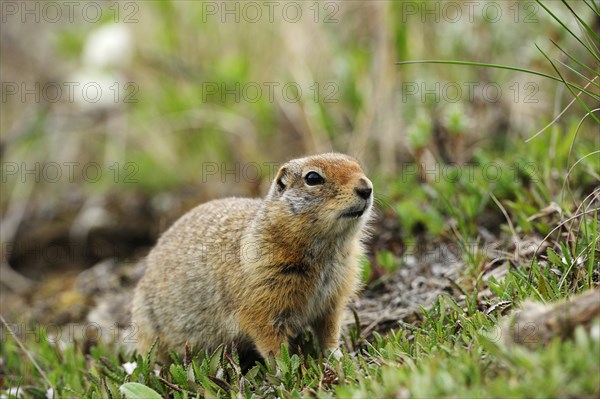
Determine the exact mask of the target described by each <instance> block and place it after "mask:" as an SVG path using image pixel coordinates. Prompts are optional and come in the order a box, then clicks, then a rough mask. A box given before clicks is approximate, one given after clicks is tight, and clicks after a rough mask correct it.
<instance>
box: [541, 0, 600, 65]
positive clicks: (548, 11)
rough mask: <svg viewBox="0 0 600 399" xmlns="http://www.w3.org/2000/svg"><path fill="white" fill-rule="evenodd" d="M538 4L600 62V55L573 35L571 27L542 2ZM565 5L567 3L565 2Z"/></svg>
mask: <svg viewBox="0 0 600 399" xmlns="http://www.w3.org/2000/svg"><path fill="white" fill-rule="evenodd" d="M536 3H538V5H539V6H540V7H542V8H543V9H544V10H545V11H546V12H547V13H548V14H550V16H551V17H552V18H554V20H555V21H556V22H558V23H559V24H560V26H562V27H563V29H564V30H566V31H567V32H569V34H571V36H573V37H574V38H575V40H577V41H578V42H579V43H580V44H581V45H582V46H583V47H585V49H586V50H587V51H588V52H589V53H590V54H591V55H592V56H593V57H594V58H595V59H596V61H598V62H600V59H599V58H598V55H597V54H596V53H595V52H594V51H593V50H592V49H590V48H589V47H588V46H587V45H586V44H585V43H584V42H583V41H582V40H581V39H580V38H579V36H577V35H576V34H575V33H573V31H572V30H571V29H569V27H567V25H565V24H564V23H563V22H562V21H561V20H560V18H558V17H557V16H556V15H554V13H553V12H552V11H550V9H548V7H546V6H545V5H544V3H543V2H542V1H540V0H536ZM563 3H565V1H564V0H563Z"/></svg>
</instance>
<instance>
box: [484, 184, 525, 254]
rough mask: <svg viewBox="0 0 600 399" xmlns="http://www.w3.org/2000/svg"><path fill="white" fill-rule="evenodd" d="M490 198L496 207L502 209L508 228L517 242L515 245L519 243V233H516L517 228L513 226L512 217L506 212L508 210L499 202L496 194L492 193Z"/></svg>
mask: <svg viewBox="0 0 600 399" xmlns="http://www.w3.org/2000/svg"><path fill="white" fill-rule="evenodd" d="M490 196H491V197H492V200H494V202H495V203H496V205H498V208H500V211H501V212H502V214H503V215H504V218H505V219H506V222H507V223H508V228H509V229H510V232H511V234H512V236H513V240H515V244H516V243H518V242H519V236H517V232H516V231H515V226H513V224H512V221H511V220H510V217H509V216H508V212H506V209H505V208H504V206H502V204H501V203H500V201H498V198H496V196H495V195H494V193H490Z"/></svg>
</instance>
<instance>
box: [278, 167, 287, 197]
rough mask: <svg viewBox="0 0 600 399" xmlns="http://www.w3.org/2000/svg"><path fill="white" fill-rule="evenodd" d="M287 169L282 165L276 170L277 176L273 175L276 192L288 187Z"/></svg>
mask: <svg viewBox="0 0 600 399" xmlns="http://www.w3.org/2000/svg"><path fill="white" fill-rule="evenodd" d="M288 172H289V171H288V169H287V168H286V167H285V166H282V167H281V169H279V172H277V177H275V184H276V187H277V192H280V193H281V192H283V191H285V189H286V188H287V187H288V183H289V181H288V180H289V176H288V175H289V173H288Z"/></svg>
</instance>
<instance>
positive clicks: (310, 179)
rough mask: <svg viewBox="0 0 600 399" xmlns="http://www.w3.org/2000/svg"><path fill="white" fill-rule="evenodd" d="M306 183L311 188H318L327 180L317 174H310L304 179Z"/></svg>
mask: <svg viewBox="0 0 600 399" xmlns="http://www.w3.org/2000/svg"><path fill="white" fill-rule="evenodd" d="M304 181H305V182H306V184H308V185H309V186H317V185H319V184H323V183H325V179H323V176H321V175H320V174H318V173H317V172H308V174H307V175H306V176H305V177H304Z"/></svg>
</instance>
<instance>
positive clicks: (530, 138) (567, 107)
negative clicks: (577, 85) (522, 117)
mask: <svg viewBox="0 0 600 399" xmlns="http://www.w3.org/2000/svg"><path fill="white" fill-rule="evenodd" d="M593 80H596V78H594V79H593ZM589 85H590V83H588V84H587V85H585V87H586V88H587V87H588V86H589ZM577 95H578V96H579V95H581V92H579V93H578V94H577ZM575 101H577V97H575V98H573V99H572V100H571V102H570V103H569V104H567V106H566V107H565V108H564V109H563V110H562V111H561V112H560V114H558V115H557V116H556V117H555V118H554V119H552V121H550V123H548V124H547V125H546V126H544V127H543V128H542V129H540V130H539V131H538V132H537V133H536V134H534V135H533V136H531V137H529V138H528V139H527V140H525V142H526V143H529V142H530V141H531V140H533V139H534V138H536V137H537V136H539V135H540V134H542V133H544V132H545V131H546V129H548V128H549V127H550V126H552V125H554V123H555V122H556V121H557V120H559V119H560V117H561V116H563V115H564V113H565V112H567V110H568V109H569V108H571V106H572V105H573V104H574V103H575ZM586 115H589V114H586Z"/></svg>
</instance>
